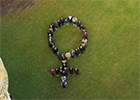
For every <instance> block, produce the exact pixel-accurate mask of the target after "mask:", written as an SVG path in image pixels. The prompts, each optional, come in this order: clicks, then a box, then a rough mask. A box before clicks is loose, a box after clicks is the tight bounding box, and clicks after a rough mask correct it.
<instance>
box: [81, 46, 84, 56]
mask: <svg viewBox="0 0 140 100" xmlns="http://www.w3.org/2000/svg"><path fill="white" fill-rule="evenodd" d="M80 52H81V54H83V53H84V48H83V47H82V46H80Z"/></svg>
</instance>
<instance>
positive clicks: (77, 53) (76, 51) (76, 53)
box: [75, 49, 79, 57]
mask: <svg viewBox="0 0 140 100" xmlns="http://www.w3.org/2000/svg"><path fill="white" fill-rule="evenodd" d="M75 55H76V57H78V55H79V52H78V50H77V49H75Z"/></svg>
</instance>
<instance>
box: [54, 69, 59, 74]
mask: <svg viewBox="0 0 140 100" xmlns="http://www.w3.org/2000/svg"><path fill="white" fill-rule="evenodd" d="M55 73H56V75H57V76H59V70H58V68H56V69H55Z"/></svg>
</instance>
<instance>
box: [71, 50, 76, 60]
mask: <svg viewBox="0 0 140 100" xmlns="http://www.w3.org/2000/svg"><path fill="white" fill-rule="evenodd" d="M70 53H71V57H72V58H74V56H75V51H74V50H72V51H71V52H70Z"/></svg>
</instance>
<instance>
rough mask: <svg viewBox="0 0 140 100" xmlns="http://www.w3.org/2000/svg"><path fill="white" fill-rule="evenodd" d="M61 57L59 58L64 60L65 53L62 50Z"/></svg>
mask: <svg viewBox="0 0 140 100" xmlns="http://www.w3.org/2000/svg"><path fill="white" fill-rule="evenodd" d="M61 57H62V59H61V60H65V59H66V58H65V54H64V53H63V52H62V53H61Z"/></svg>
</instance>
